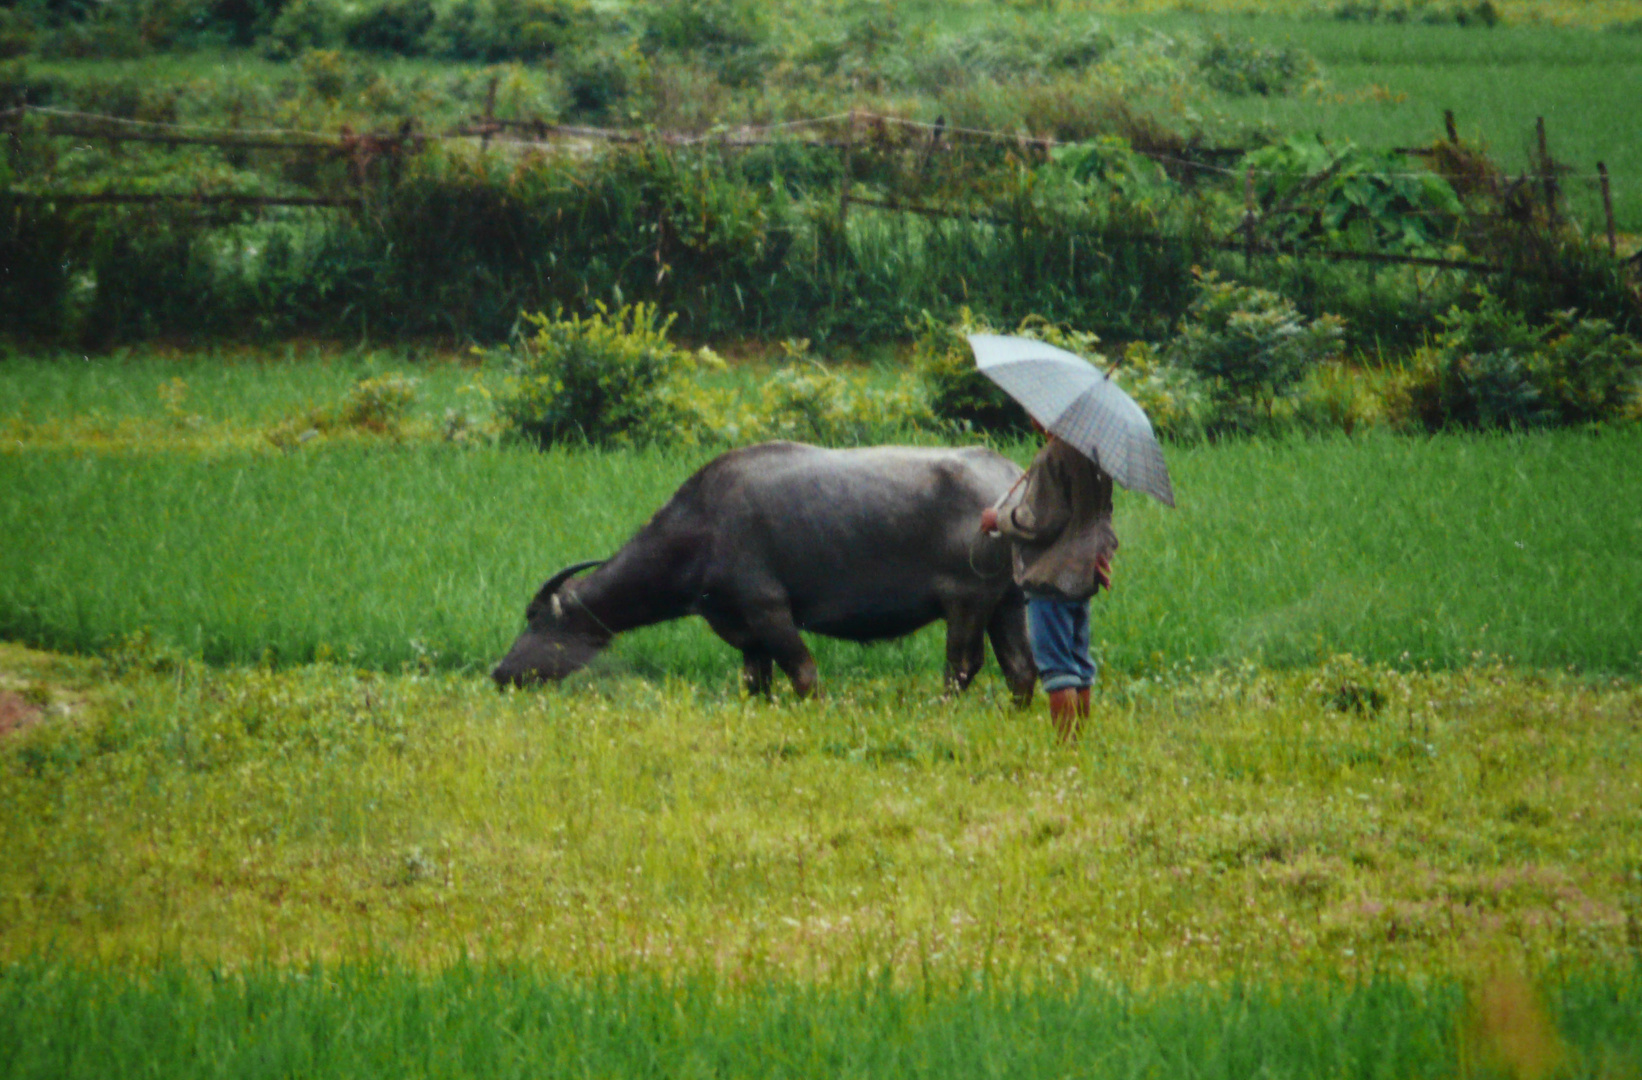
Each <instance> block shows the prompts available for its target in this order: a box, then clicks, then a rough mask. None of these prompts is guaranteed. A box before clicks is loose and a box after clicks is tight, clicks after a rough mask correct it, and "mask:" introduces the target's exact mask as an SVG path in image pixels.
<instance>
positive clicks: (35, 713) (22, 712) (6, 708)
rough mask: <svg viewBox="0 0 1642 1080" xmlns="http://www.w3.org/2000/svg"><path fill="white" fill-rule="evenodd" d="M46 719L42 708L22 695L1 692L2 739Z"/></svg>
mask: <svg viewBox="0 0 1642 1080" xmlns="http://www.w3.org/2000/svg"><path fill="white" fill-rule="evenodd" d="M45 718H46V714H45V713H44V712H43V711H41V709H40V707H39V706H38V705H36V704H34V703H33V702H31V701H29V700H28V699H27V698H25V697H23V696H22V695H21V694H14V693H12V692H11V691H10V690H0V739H3V738H5V737H6V736H7V735H10V734H12V733H13V732H17V731H21V730H23V729H24V728H26V727H28V726H29V725H31V724H38V723H39V722H40V721H41V720H44V719H45Z"/></svg>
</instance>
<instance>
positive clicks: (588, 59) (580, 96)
mask: <svg viewBox="0 0 1642 1080" xmlns="http://www.w3.org/2000/svg"><path fill="white" fill-rule="evenodd" d="M637 69H638V63H637V58H636V57H635V56H633V55H632V53H630V52H627V51H622V50H615V49H610V48H598V49H589V50H586V51H584V52H579V53H577V54H576V55H575V56H573V57H571V58H570V59H569V61H568V62H566V63H565V64H564V65H563V66H562V68H561V69H560V70H561V73H562V74H563V76H564V88H565V93H566V95H567V96H568V97H569V99H570V111H571V113H572V114H574V115H576V116H579V117H581V118H583V119H587V120H604V119H608V118H610V117H611V116H613V115H614V114H615V113H616V112H617V111H618V110H619V109H620V108H621V106H622V105H623V104H624V103H625V102H626V101H627V99H628V98H629V97H631V96H632V93H633V86H634V84H635V83H636V82H637V79H638V71H637Z"/></svg>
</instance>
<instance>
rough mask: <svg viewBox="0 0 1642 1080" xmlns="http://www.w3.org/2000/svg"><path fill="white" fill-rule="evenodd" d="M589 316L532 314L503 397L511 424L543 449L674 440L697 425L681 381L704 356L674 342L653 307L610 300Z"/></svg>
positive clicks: (512, 357) (499, 404)
mask: <svg viewBox="0 0 1642 1080" xmlns="http://www.w3.org/2000/svg"><path fill="white" fill-rule="evenodd" d="M595 307H596V309H597V310H596V311H594V313H593V314H592V315H590V316H588V317H586V318H581V317H579V316H571V317H570V318H568V319H565V318H548V317H547V316H546V315H540V314H538V315H531V316H527V319H528V321H529V322H530V324H531V325H533V326H534V327H535V328H536V332H535V333H534V334H533V335H531V336H530V337H525V338H521V339H520V340H519V341H518V342H517V343H516V345H515V347H514V348H513V349H512V350H511V352H510V354H509V359H508V363H507V368H506V373H505V377H504V379H503V381H502V386H501V389H500V391H499V392H497V393H496V395H495V402H496V408H497V411H498V412H499V413H500V414H501V415H502V417H503V419H504V420H505V422H506V424H507V426H508V427H509V428H510V429H511V430H512V431H514V432H516V433H517V434H519V435H521V436H523V437H524V438H526V439H528V440H530V441H531V442H534V443H536V444H538V445H540V446H549V445H552V444H555V443H566V442H579V443H587V444H591V445H595V446H614V445H627V444H632V443H649V442H668V441H673V437H674V435H675V434H676V433H677V432H678V431H680V430H682V429H685V428H689V427H691V426H692V425H691V423H690V420H691V417H690V416H689V415H688V412H687V410H686V409H685V407H684V405H683V400H682V398H681V395H680V392H679V388H678V385H677V384H678V383H679V381H680V380H681V379H682V378H683V376H685V375H686V374H688V373H689V372H692V371H694V370H695V368H696V359H695V358H694V357H692V356H691V355H690V354H689V353H686V352H684V351H683V350H681V349H679V348H677V347H675V346H674V345H673V344H671V343H670V342H669V341H668V340H667V331H668V328H669V327H670V326H671V325H672V323H673V317H672V316H668V317H667V318H666V319H661V320H658V317H657V314H656V309H655V307H654V306H653V305H647V304H635V305H632V306H630V307H629V306H624V307H621V308H619V309H617V310H616V311H615V313H614V314H612V313H611V312H610V311H609V310H608V309H607V308H606V307H605V306H604V305H603V304H602V303H601V304H596V305H595Z"/></svg>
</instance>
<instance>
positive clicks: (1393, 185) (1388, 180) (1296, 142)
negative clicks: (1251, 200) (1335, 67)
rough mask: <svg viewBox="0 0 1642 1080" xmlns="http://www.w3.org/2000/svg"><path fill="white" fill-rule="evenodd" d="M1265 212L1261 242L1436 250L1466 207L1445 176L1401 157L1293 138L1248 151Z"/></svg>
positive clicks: (1246, 163)
mask: <svg viewBox="0 0 1642 1080" xmlns="http://www.w3.org/2000/svg"><path fill="white" fill-rule="evenodd" d="M1243 165H1244V167H1246V168H1252V169H1253V170H1254V175H1255V194H1256V197H1257V198H1258V199H1259V201H1260V206H1261V208H1262V209H1263V210H1264V211H1265V219H1264V220H1263V221H1262V222H1261V224H1260V234H1261V236H1262V238H1263V239H1269V240H1272V241H1275V242H1277V243H1278V244H1281V245H1284V246H1293V245H1298V244H1307V243H1315V244H1340V245H1344V246H1349V247H1352V248H1356V249H1358V250H1368V251H1385V250H1392V251H1407V252H1411V253H1415V254H1437V253H1439V252H1440V251H1441V250H1442V249H1443V248H1445V247H1446V246H1447V245H1448V244H1450V243H1452V242H1453V241H1454V239H1455V234H1456V231H1457V228H1458V225H1459V221H1460V216H1461V215H1462V214H1463V213H1464V208H1463V207H1462V206H1461V205H1460V200H1459V196H1458V195H1456V194H1455V192H1454V189H1453V187H1452V186H1450V184H1449V183H1448V181H1447V180H1445V179H1443V177H1441V176H1439V175H1438V174H1436V173H1434V172H1430V171H1427V170H1424V169H1415V168H1413V167H1411V166H1410V165H1409V163H1408V160H1407V159H1406V158H1404V157H1403V156H1402V155H1400V154H1396V153H1390V152H1376V151H1370V150H1363V149H1361V148H1359V147H1357V146H1354V145H1352V144H1350V143H1346V144H1345V145H1344V146H1339V147H1330V146H1326V145H1324V144H1323V143H1321V142H1319V141H1318V140H1316V139H1308V138H1300V137H1294V138H1290V139H1288V140H1287V141H1285V142H1281V143H1275V144H1273V145H1271V146H1267V147H1263V148H1261V149H1259V150H1255V151H1253V152H1252V153H1249V154H1247V155H1246V156H1245V157H1244V158H1243Z"/></svg>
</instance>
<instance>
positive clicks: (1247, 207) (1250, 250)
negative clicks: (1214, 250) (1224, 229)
mask: <svg viewBox="0 0 1642 1080" xmlns="http://www.w3.org/2000/svg"><path fill="white" fill-rule="evenodd" d="M1253 265H1254V166H1253V165H1250V166H1249V167H1248V169H1247V170H1246V171H1245V172H1244V173H1243V272H1244V273H1248V272H1249V269H1250V267H1252V266H1253Z"/></svg>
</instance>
